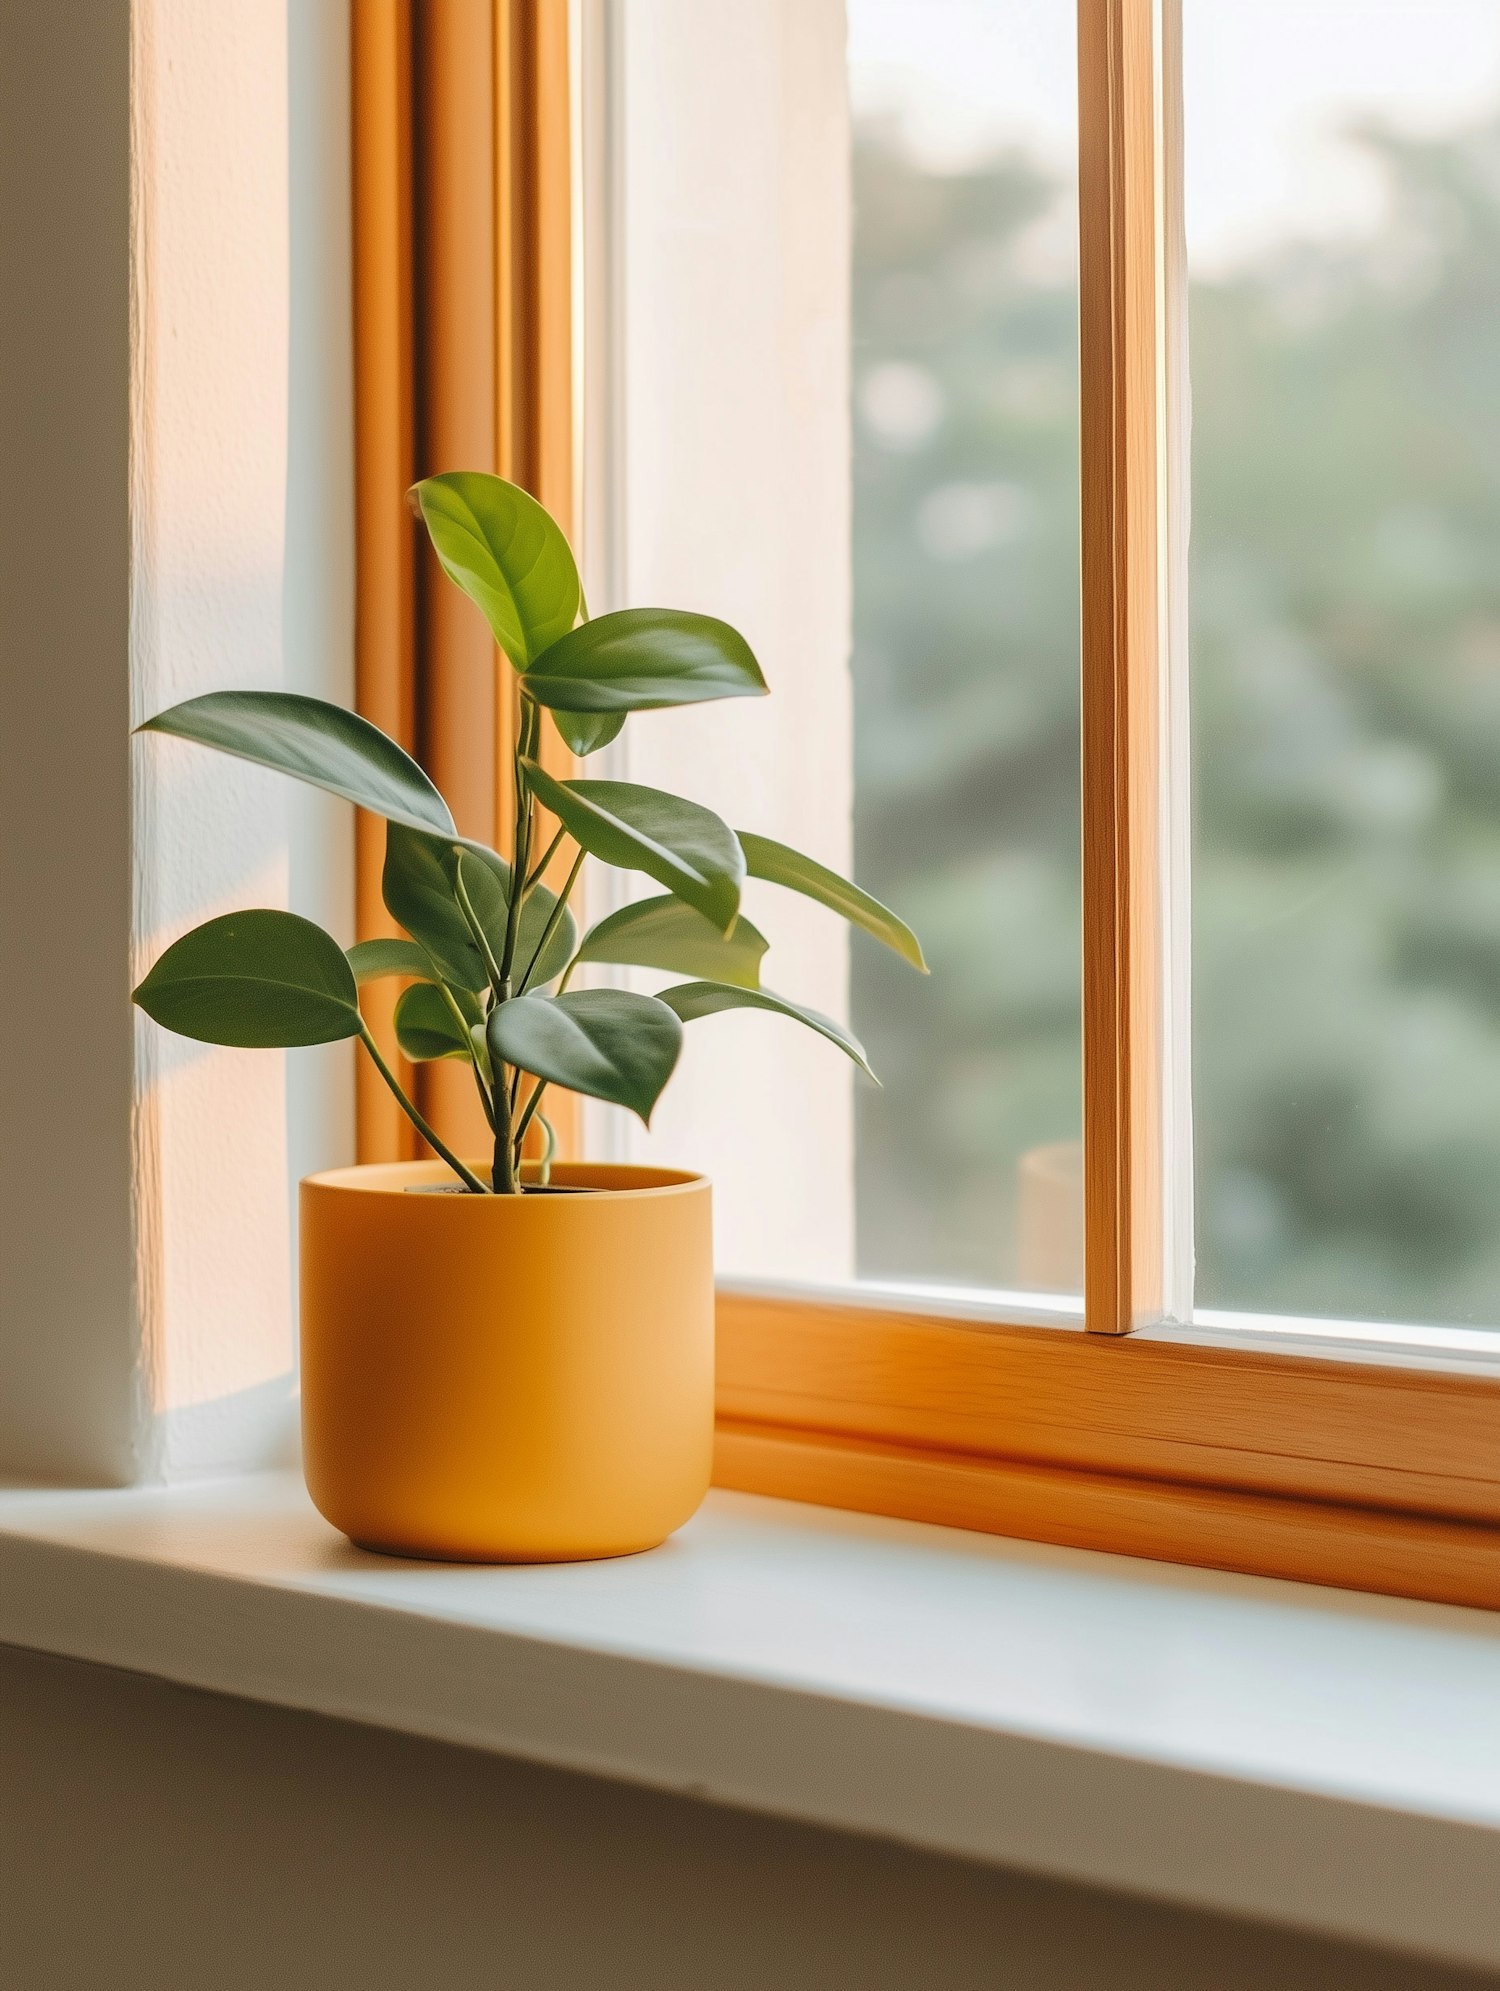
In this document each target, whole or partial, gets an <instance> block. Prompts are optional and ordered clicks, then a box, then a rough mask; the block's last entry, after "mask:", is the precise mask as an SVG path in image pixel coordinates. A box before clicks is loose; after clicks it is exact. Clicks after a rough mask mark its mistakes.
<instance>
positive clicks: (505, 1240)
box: [301, 1161, 714, 1562]
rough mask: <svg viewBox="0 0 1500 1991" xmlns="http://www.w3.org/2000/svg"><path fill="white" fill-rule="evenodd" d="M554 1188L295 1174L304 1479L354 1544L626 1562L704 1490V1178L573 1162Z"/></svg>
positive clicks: (444, 1174)
mask: <svg viewBox="0 0 1500 1991" xmlns="http://www.w3.org/2000/svg"><path fill="white" fill-rule="evenodd" d="M552 1180H553V1183H554V1184H555V1185H557V1187H558V1188H559V1189H561V1190H573V1191H582V1192H585V1193H574V1194H542V1195H526V1196H475V1195H465V1194H461V1193H460V1194H450V1193H447V1190H448V1185H449V1184H450V1183H452V1181H453V1177H452V1175H451V1173H450V1172H449V1171H448V1169H447V1168H445V1167H444V1166H443V1164H442V1163H441V1162H436V1161H423V1162H396V1163H392V1164H389V1165H385V1166H375V1167H366V1168H342V1169H334V1170H331V1171H330V1172H329V1173H327V1174H325V1175H313V1176H309V1177H308V1179H307V1180H306V1181H305V1182H304V1183H303V1184H302V1254H301V1255H302V1439H303V1458H304V1470H305V1472H306V1475H307V1485H308V1491H309V1492H310V1493H311V1495H312V1497H313V1501H314V1503H315V1504H316V1506H317V1508H318V1511H319V1513H321V1514H322V1515H323V1516H324V1517H325V1519H327V1520H329V1521H331V1522H332V1523H333V1525H334V1527H336V1528H340V1529H342V1530H343V1532H344V1533H345V1534H346V1535H348V1536H350V1537H351V1539H352V1540H354V1541H356V1542H358V1543H360V1544H361V1545H362V1546H363V1547H366V1548H373V1549H383V1550H386V1551H388V1552H390V1553H394V1554H399V1555H413V1556H433V1557H440V1558H443V1559H445V1560H454V1561H464V1562H571V1561H576V1560H580V1559H582V1558H585V1557H591V1556H610V1555H629V1554H631V1553H632V1552H634V1551H635V1550H638V1549H647V1548H652V1547H654V1546H655V1545H656V1544H657V1543H658V1542H661V1541H664V1540H665V1539H666V1537H667V1536H668V1535H670V1534H671V1533H672V1531H673V1529H674V1528H679V1527H681V1525H682V1523H683V1522H684V1521H686V1520H687V1519H688V1517H689V1515H691V1514H692V1513H693V1511H694V1509H695V1508H696V1507H697V1506H698V1504H699V1502H700V1501H701V1500H702V1498H703V1496H704V1494H705V1493H706V1492H707V1490H708V1480H709V1470H710V1463H711V1457H712V1451H713V1414H714V1413H713V1245H712V1235H711V1225H710V1206H709V1185H708V1182H707V1179H706V1178H705V1177H703V1176H700V1175H687V1174H682V1173H678V1172H674V1171H672V1170H669V1169H664V1168H630V1167H616V1166H609V1165H602V1164H601V1165H600V1166H597V1167H594V1166H588V1165H584V1164H581V1163H580V1164H559V1165H558V1166H556V1167H555V1168H554V1169H553V1171H552Z"/></svg>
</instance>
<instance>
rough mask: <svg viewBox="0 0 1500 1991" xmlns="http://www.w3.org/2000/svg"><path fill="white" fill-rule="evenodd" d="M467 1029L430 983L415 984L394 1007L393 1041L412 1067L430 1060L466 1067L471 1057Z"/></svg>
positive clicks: (441, 993) (472, 1049)
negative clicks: (452, 1060) (461, 1062)
mask: <svg viewBox="0 0 1500 1991" xmlns="http://www.w3.org/2000/svg"><path fill="white" fill-rule="evenodd" d="M476 1020H477V1010H476ZM469 1029H470V1025H468V1024H466V1023H461V1022H460V1021H459V1019H458V1018H457V1017H456V1016H455V1015H454V1014H453V1011H452V1010H451V1009H450V1008H449V1007H448V1004H447V1003H446V1001H445V1000H444V999H443V992H442V990H441V989H440V988H435V987H434V986H433V984H432V983H431V982H417V983H416V984H415V985H414V986H413V987H411V988H409V989H406V990H405V991H404V992H403V994H402V997H401V1000H400V1001H399V1002H398V1003H397V1004H396V1041H397V1043H398V1044H399V1045H400V1046H401V1049H402V1051H403V1053H404V1054H405V1055H406V1056H407V1057H408V1058H410V1059H411V1061H412V1063H413V1064H422V1063H424V1062H426V1061H427V1060H429V1059H432V1058H462V1059H463V1060H464V1061H465V1062H466V1063H467V1062H468V1061H469V1060H470V1059H471V1058H472V1057H473V1055H474V1048H473V1045H472V1044H471V1043H470V1041H469Z"/></svg>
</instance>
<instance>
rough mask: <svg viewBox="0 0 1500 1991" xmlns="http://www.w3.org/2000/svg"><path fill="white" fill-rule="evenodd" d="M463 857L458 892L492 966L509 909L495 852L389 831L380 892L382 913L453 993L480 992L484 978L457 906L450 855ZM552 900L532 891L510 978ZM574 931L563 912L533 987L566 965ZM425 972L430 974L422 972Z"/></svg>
mask: <svg viewBox="0 0 1500 1991" xmlns="http://www.w3.org/2000/svg"><path fill="white" fill-rule="evenodd" d="M460 850H461V851H462V852H463V855H464V889H465V890H466V891H467V893H468V895H469V903H470V904H471V905H472V907H473V909H474V913H475V916H476V918H477V919H478V921H479V924H480V926H481V928H482V929H483V931H484V934H485V937H486V938H487V939H488V941H489V943H490V949H491V951H492V953H493V954H494V956H495V958H496V960H497V961H498V960H499V958H500V954H501V951H502V949H503V948H504V945H505V918H506V912H507V909H508V906H509V903H510V866H509V865H508V864H507V863H506V861H505V859H504V858H503V857H501V856H500V855H499V853H498V852H497V851H493V850H489V849H487V848H486V847H485V845H484V844H482V843H472V842H470V841H469V840H468V839H467V838H458V839H454V838H452V837H436V836H427V835H424V834H423V833H422V832H421V831H420V830H408V829H404V828H400V827H398V826H397V825H396V824H394V823H393V824H392V825H391V827H390V829H389V830H388V831H387V832H386V840H385V869H384V871H383V872H382V873H381V880H380V889H381V893H382V896H383V897H384V899H385V904H386V910H387V912H389V913H390V915H391V917H392V918H393V919H395V920H398V921H399V922H400V924H401V925H402V926H404V927H405V928H406V931H407V932H408V933H409V934H411V935H412V937H413V938H414V939H415V940H417V941H418V942H419V943H420V944H421V946H422V947H424V948H425V949H426V951H427V952H428V953H429V954H430V955H431V956H432V961H433V966H434V967H435V968H436V970H437V972H438V974H439V975H441V976H442V978H443V980H444V981H445V982H448V983H450V984H451V985H452V986H453V987H454V988H461V989H482V988H484V987H485V986H486V985H487V983H488V981H489V976H488V973H487V972H486V969H485V964H484V958H483V956H482V955H481V954H480V951H479V949H478V947H477V946H476V945H475V944H474V939H473V936H472V934H471V933H470V932H469V928H468V924H467V922H466V921H465V919H464V916H463V913H462V912H461V911H460V910H459V904H458V883H457V880H458V852H459V851H460ZM556 904H557V894H556V893H555V892H553V891H550V890H549V889H548V887H547V886H545V885H533V887H532V888H531V891H530V892H529V894H528V895H527V899H526V904H525V906H524V907H523V909H522V912H521V923H520V928H519V930H518V933H517V936H516V957H517V972H518V973H519V972H521V971H522V970H524V969H525V967H526V964H527V962H528V961H530V959H531V957H532V955H533V954H534V953H535V952H536V949H537V947H538V946H539V945H540V944H541V938H542V934H543V933H544V932H545V930H546V926H547V922H548V920H549V919H550V918H551V917H552V909H553V907H554V906H555V905H556ZM577 944H578V928H577V925H576V924H575V922H574V919H573V915H572V914H571V913H569V912H565V913H564V914H563V916H562V918H561V919H560V920H559V921H558V923H557V929H556V931H555V932H554V934H553V936H552V938H551V939H550V940H549V941H548V943H547V951H546V954H545V956H544V957H543V959H542V961H541V962H540V964H539V966H538V970H537V980H538V981H541V982H550V981H553V980H555V979H556V977H557V976H558V975H560V974H561V973H562V971H563V969H564V968H565V967H566V966H567V965H568V962H569V961H570V960H571V959H572V958H573V950H574V948H575V947H576V946H577ZM429 972H430V971H429Z"/></svg>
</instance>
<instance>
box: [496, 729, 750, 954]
mask: <svg viewBox="0 0 1500 1991" xmlns="http://www.w3.org/2000/svg"><path fill="white" fill-rule="evenodd" d="M522 765H523V766H524V767H525V770H526V779H527V782H528V783H529V785H530V787H531V790H532V793H533V794H534V795H535V796H536V798H537V800H538V801H539V802H541V803H542V804H543V805H544V806H545V807H547V808H549V809H550V810H551V811H552V813H553V815H555V816H556V817H557V819H558V821H559V822H560V823H561V824H562V826H563V828H564V829H565V830H567V832H568V834H569V835H570V836H571V837H572V838H573V840H574V842H575V843H577V844H579V845H580V846H581V847H582V848H583V849H584V850H586V851H588V853H589V855H590V856H591V857H598V858H601V859H602V860H603V861H604V863H606V864H614V865H617V866H619V867H620V869H621V870H625V871H644V872H645V873H646V875H647V877H648V878H654V879H655V880H656V882H657V884H658V885H665V886H666V888H667V890H668V891H669V892H672V893H675V895H676V896H677V897H678V898H679V899H685V900H686V901H687V903H688V904H689V905H690V906H696V907H697V909H698V911H699V912H700V913H702V914H703V916H704V918H705V919H707V920H710V921H711V922H712V923H713V925H714V926H715V927H716V928H717V929H718V931H719V932H720V933H728V931H729V930H730V928H731V927H732V926H733V925H734V922H735V917H736V915H737V914H738V912H739V909H740V884H741V881H742V880H743V878H744V875H745V860H744V856H743V854H742V852H741V850H740V846H739V843H738V841H737V839H736V837H735V834H734V831H733V830H732V829H730V828H729V826H728V824H727V823H725V822H724V821H723V820H722V819H721V818H720V817H718V816H716V815H715V814H714V812H713V810H712V809H704V808H702V807H700V806H699V804H698V803H696V802H685V801H683V799H682V798H681V796H678V795H667V794H665V793H664V792H663V791H662V790H661V789H660V788H642V787H639V786H638V785H637V784H636V783H635V782H631V781H554V780H553V778H552V776H551V775H550V774H547V773H545V772H544V771H543V769H541V768H540V767H538V766H537V765H536V763H535V762H534V761H525V762H523V763H522Z"/></svg>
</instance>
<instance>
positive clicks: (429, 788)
mask: <svg viewBox="0 0 1500 1991" xmlns="http://www.w3.org/2000/svg"><path fill="white" fill-rule="evenodd" d="M136 730H137V732H141V733H170V734H173V735H174V736H175V737H176V738H178V739H180V740H196V741H197V742H198V744H199V745H200V746H204V747H217V749H218V750H219V752H220V753H225V754H233V755H234V756H235V758H236V759H238V760H248V761H254V762H255V764H256V766H257V767H269V768H272V769H274V771H275V772H276V773H278V774H290V775H291V776H293V778H294V779H295V780H298V781H308V782H311V784H312V785H313V787H314V788H326V789H327V790H328V792H329V794H330V795H341V796H342V797H343V798H344V800H345V801H346V802H355V803H358V805H359V807H360V808H361V809H369V810H370V811H371V812H372V813H373V814H375V815H377V816H385V817H387V818H388V819H389V820H390V821H391V822H393V823H407V824H410V825H411V827H412V828H414V829H419V830H437V831H439V832H441V833H445V834H447V835H449V836H451V835H452V834H453V817H452V816H451V815H450V814H449V811H448V804H447V803H446V802H445V801H444V800H443V798H442V796H441V795H439V793H438V792H437V790H436V789H435V788H434V787H433V785H432V783H431V782H430V781H429V780H428V779H427V776H426V775H425V774H424V773H423V772H422V770H421V768H419V767H418V766H417V763H416V762H415V761H414V760H413V759H412V757H411V755H410V754H408V753H404V752H403V751H402V749H401V748H400V747H398V746H397V745H396V742H395V741H394V740H392V739H388V738H387V736H386V735H385V734H384V733H382V732H381V730H380V728H379V727H378V726H372V725H371V724H370V722H369V720H368V719H361V718H360V716H359V714H358V713H357V712H346V711H345V710H344V708H343V706H342V705H329V704H328V703H327V702H326V701H325V700H324V699H321V698H304V697H303V696H302V695H301V693H300V692H293V691H210V692H207V693H205V695H204V696H203V697H202V698H190V699H188V700H187V702H186V703H185V704H183V705H174V706H173V707H172V708H171V710H170V711H168V712H158V713H157V715H156V717H155V718H154V719H148V720H146V722H145V723H144V724H143V725H141V726H138V727H137V728H136Z"/></svg>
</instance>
